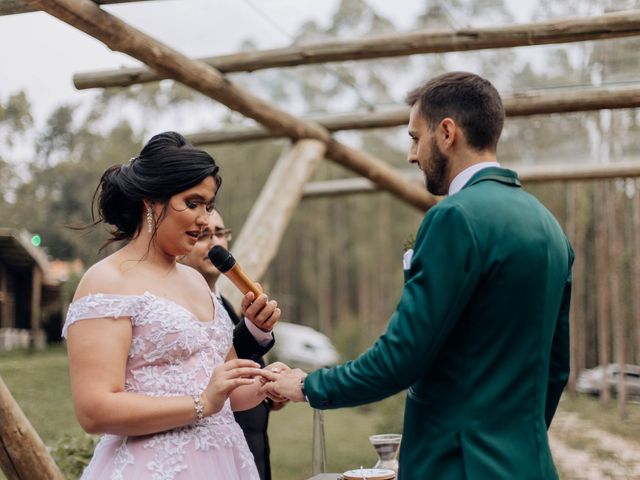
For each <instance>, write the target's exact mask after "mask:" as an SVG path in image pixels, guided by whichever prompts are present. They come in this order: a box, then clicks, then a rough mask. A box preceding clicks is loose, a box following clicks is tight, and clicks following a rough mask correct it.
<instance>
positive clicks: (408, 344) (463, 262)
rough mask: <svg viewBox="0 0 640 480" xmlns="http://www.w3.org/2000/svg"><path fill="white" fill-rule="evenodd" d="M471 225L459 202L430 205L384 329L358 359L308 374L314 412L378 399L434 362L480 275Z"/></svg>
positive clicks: (406, 382) (408, 381)
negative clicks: (400, 293) (397, 296)
mask: <svg viewBox="0 0 640 480" xmlns="http://www.w3.org/2000/svg"><path fill="white" fill-rule="evenodd" d="M479 258H480V256H479V254H478V247H477V242H476V240H475V237H474V233H473V231H472V228H471V226H470V224H469V222H468V220H467V218H466V216H465V215H464V212H463V211H462V209H461V207H460V206H459V205H455V204H448V205H443V204H439V205H438V206H436V207H434V208H432V209H431V210H430V211H429V212H428V213H427V215H426V217H425V219H424V221H423V224H422V226H421V227H420V230H419V231H418V234H417V237H416V244H415V249H414V255H413V259H412V262H411V268H410V269H409V273H408V275H407V281H406V282H405V285H404V289H403V291H402V296H401V298H400V301H399V303H398V306H397V307H396V310H395V312H394V313H393V315H392V317H391V319H390V320H389V324H388V327H387V331H386V332H385V333H384V335H383V336H382V337H380V338H379V339H378V340H377V341H376V343H375V344H374V345H373V346H372V347H371V348H370V349H369V350H367V351H366V352H364V353H363V354H362V355H361V356H360V357H358V358H357V359H356V360H353V361H351V362H347V363H346V364H344V365H339V366H337V367H333V368H330V369H322V370H319V371H316V372H313V373H311V374H310V375H308V376H307V378H306V380H305V393H306V395H307V398H308V399H309V403H310V404H311V405H312V406H313V407H314V408H340V407H349V406H354V405H361V404H364V403H369V402H374V401H377V400H381V399H382V398H385V397H388V396H390V395H393V394H394V393H397V392H399V391H401V390H403V389H405V388H407V387H408V386H409V385H411V384H412V383H414V382H415V381H416V380H417V379H418V378H419V377H420V375H422V372H424V371H425V369H427V368H428V367H429V366H430V365H431V364H432V362H433V360H434V358H435V357H436V355H437V354H438V352H439V351H440V348H441V347H442V345H443V343H444V341H445V340H446V338H447V336H448V335H449V333H450V332H451V330H452V328H453V326H454V325H455V323H456V321H457V319H458V318H459V316H460V314H461V313H462V311H463V309H464V307H465V305H466V304H467V302H468V301H469V298H470V297H471V295H472V294H473V292H474V291H475V288H476V286H477V284H478V281H479V277H480V265H479V262H480V260H479Z"/></svg>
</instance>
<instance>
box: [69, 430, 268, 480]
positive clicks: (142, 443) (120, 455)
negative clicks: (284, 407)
mask: <svg viewBox="0 0 640 480" xmlns="http://www.w3.org/2000/svg"><path fill="white" fill-rule="evenodd" d="M156 437H158V436H157V435H150V436H144V437H123V436H118V435H105V436H103V437H102V439H101V440H100V442H99V443H98V445H97V446H96V449H95V451H94V454H93V458H92V459H91V462H90V464H89V465H88V466H87V468H86V469H85V471H84V473H83V474H82V477H81V480H146V479H148V480H259V476H258V471H257V469H256V466H255V463H254V461H253V456H251V452H250V451H249V449H248V447H247V445H246V441H244V437H242V438H241V439H242V441H243V442H244V444H242V443H240V444H237V443H236V444H232V445H225V446H217V445H216V446H207V445H203V444H199V443H198V441H196V440H194V439H193V438H189V437H179V436H174V437H170V438H169V437H167V436H164V437H163V438H162V439H161V441H158V438H156ZM168 438H169V440H168Z"/></svg>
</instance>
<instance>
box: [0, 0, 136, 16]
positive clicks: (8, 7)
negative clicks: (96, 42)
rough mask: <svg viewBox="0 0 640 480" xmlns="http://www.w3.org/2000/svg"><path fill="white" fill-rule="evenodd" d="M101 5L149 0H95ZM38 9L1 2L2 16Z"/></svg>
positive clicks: (17, 1)
mask: <svg viewBox="0 0 640 480" xmlns="http://www.w3.org/2000/svg"><path fill="white" fill-rule="evenodd" d="M93 1H94V2H95V3H97V4H99V5H110V4H112V3H131V2H146V1H148V0H93ZM37 11H38V9H37V8H35V7H34V6H33V5H29V4H28V3H26V2H23V1H21V0H0V16H2V15H14V14H16V13H29V12H37Z"/></svg>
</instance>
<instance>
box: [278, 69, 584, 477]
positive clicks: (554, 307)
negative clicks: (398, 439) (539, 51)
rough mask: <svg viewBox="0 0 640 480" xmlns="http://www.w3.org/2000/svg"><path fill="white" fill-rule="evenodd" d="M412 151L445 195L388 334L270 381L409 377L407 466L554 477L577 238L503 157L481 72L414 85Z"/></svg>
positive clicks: (321, 390)
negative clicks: (554, 430) (335, 361)
mask: <svg viewBox="0 0 640 480" xmlns="http://www.w3.org/2000/svg"><path fill="white" fill-rule="evenodd" d="M407 103H408V104H409V105H410V106H411V112H410V119H409V137H410V138H411V147H410V149H409V155H408V160H409V162H410V163H412V164H415V165H416V166H417V167H418V168H420V169H421V170H422V171H423V172H424V174H425V177H426V186H427V189H428V190H429V191H430V192H431V193H433V194H435V195H448V196H447V197H446V198H445V199H444V200H442V201H441V202H439V203H438V204H437V205H436V206H434V207H433V208H431V209H430V210H429V212H428V213H427V214H426V215H425V217H424V220H423V222H422V225H421V226H420V229H419V230H418V233H417V236H416V241H415V246H414V252H413V257H412V258H409V259H407V260H408V262H407V266H406V267H405V268H407V270H406V271H405V278H406V281H405V284H404V289H403V292H402V296H401V298H400V301H399V303H398V306H397V308H396V311H395V313H394V314H393V315H392V317H391V319H390V320H389V324H388V328H387V331H386V332H385V334H384V335H383V336H382V337H380V338H379V339H378V341H377V342H376V343H375V344H374V345H373V346H372V347H371V348H370V349H369V350H367V351H366V352H364V353H363V354H362V355H361V356H360V357H359V358H357V359H356V360H354V361H351V362H348V363H346V364H344V365H339V366H337V367H334V368H329V369H322V370H319V371H316V372H313V373H310V374H309V375H306V374H305V373H304V372H302V371H301V370H291V371H288V372H284V373H282V374H280V375H279V376H275V375H274V376H273V380H274V381H273V382H272V383H269V384H267V385H266V387H265V388H267V389H269V390H271V391H272V392H276V393H278V394H281V395H284V396H286V397H288V398H290V399H292V400H295V401H304V400H305V399H306V400H307V401H308V402H309V404H310V405H311V406H312V407H314V408H319V409H327V408H340V407H351V406H354V405H361V404H364V403H369V402H375V401H377V400H381V399H383V398H385V397H388V396H390V395H393V394H395V393H397V392H399V391H401V390H404V389H407V388H408V393H407V400H406V407H405V420H404V432H403V439H402V446H401V450H400V470H399V479H403V480H415V479H426V478H433V479H438V480H446V479H483V480H484V479H486V480H495V479H518V480H525V479H554V478H557V473H556V469H555V467H554V464H553V460H552V457H551V452H550V450H549V445H548V441H547V428H548V427H549V424H550V423H551V419H552V417H553V415H554V412H555V410H556V407H557V405H558V401H559V398H560V394H561V392H562V389H563V387H564V385H565V384H566V381H567V375H568V367H569V355H568V345H569V331H568V312H569V302H570V293H571V265H572V262H573V252H572V250H571V247H570V245H569V242H568V241H567V239H566V237H565V235H564V234H563V232H562V230H561V228H560V226H559V225H558V223H557V222H556V220H555V219H554V218H553V216H552V215H551V213H549V211H548V210H547V209H546V208H545V207H543V206H542V205H541V204H540V203H539V202H538V201H537V200H536V199H535V198H534V197H532V196H531V195H529V194H528V193H526V192H524V191H523V189H522V188H521V186H520V181H519V180H518V176H517V175H516V173H515V172H513V171H511V170H507V169H505V168H502V167H500V165H499V164H498V163H497V160H496V150H497V143H498V139H499V137H500V133H501V131H502V126H503V123H504V108H503V106H502V102H501V99H500V96H499V95H498V92H497V91H496V89H495V88H494V87H493V85H492V84H491V83H489V82H488V81H487V80H485V79H483V78H481V77H479V76H477V75H474V74H470V73H465V72H453V73H447V74H444V75H441V76H439V77H436V78H434V79H432V80H430V81H429V82H427V83H426V84H424V85H423V86H422V87H420V88H418V89H416V90H414V91H412V92H411V93H409V95H408V97H407Z"/></svg>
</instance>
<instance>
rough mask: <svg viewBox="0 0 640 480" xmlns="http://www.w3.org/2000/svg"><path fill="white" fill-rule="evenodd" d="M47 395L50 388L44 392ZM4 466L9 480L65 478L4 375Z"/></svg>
mask: <svg viewBox="0 0 640 480" xmlns="http://www.w3.org/2000/svg"><path fill="white" fill-rule="evenodd" d="M41 394H42V395H43V396H44V395H46V392H41ZM0 467H1V468H2V471H3V472H4V474H5V475H6V476H7V479H8V480H24V479H29V480H64V476H63V475H62V472H60V469H59V468H58V466H57V465H56V464H55V462H54V461H53V458H51V455H49V452H48V450H47V447H46V446H45V445H44V443H43V442H42V440H41V439H40V437H39V436H38V434H37V433H36V431H35V429H34V428H33V427H32V426H31V423H29V420H28V419H27V417H25V415H24V413H23V412H22V410H21V409H20V407H19V406H18V404H17V403H16V401H15V400H14V399H13V397H12V396H11V392H9V389H8V388H7V386H6V385H5V383H4V381H3V380H2V377H0Z"/></svg>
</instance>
